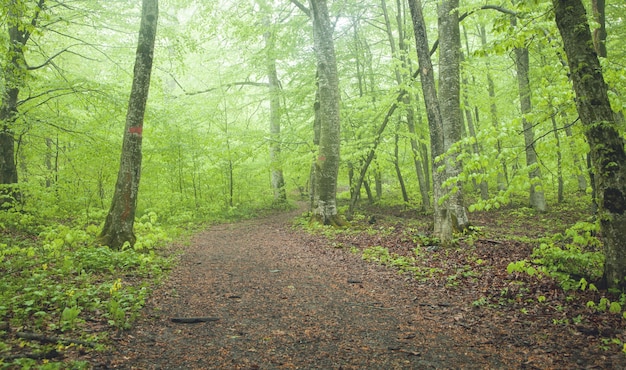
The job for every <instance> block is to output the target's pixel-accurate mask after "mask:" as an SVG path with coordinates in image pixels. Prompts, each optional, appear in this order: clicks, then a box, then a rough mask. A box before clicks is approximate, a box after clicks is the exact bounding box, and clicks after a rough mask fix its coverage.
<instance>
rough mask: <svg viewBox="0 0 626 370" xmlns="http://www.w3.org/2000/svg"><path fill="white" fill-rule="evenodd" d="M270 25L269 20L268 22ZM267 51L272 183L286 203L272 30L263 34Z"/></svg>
mask: <svg viewBox="0 0 626 370" xmlns="http://www.w3.org/2000/svg"><path fill="white" fill-rule="evenodd" d="M266 24H267V26H268V27H269V21H267V22H266ZM263 36H264V39H265V48H266V49H267V50H266V53H267V77H268V81H269V95H270V139H271V141H270V171H271V175H270V176H271V184H272V190H273V192H274V201H275V202H277V203H284V202H286V201H287V193H286V192H285V179H284V177H283V169H282V161H281V155H280V149H281V140H280V118H281V117H280V84H279V81H278V73H277V71H276V57H275V56H274V36H273V34H272V32H271V31H267V32H265V33H264V34H263Z"/></svg>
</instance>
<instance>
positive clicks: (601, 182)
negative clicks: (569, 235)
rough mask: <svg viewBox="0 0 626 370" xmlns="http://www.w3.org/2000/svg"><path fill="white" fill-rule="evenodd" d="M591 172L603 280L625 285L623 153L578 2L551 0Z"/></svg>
mask: <svg viewBox="0 0 626 370" xmlns="http://www.w3.org/2000/svg"><path fill="white" fill-rule="evenodd" d="M552 3H553V5H554V13H555V19H556V24H557V26H558V28H559V32H560V33H561V37H562V38H563V46H564V49H565V53H566V55H567V59H568V65H569V69H570V74H571V79H572V83H573V86H574V91H575V92H576V108H577V110H578V114H579V116H580V120H581V122H582V124H583V128H584V131H585V135H586V137H587V140H588V142H589V148H590V156H591V163H592V166H593V170H594V172H595V175H596V176H595V183H596V189H597V201H598V207H599V209H598V212H599V219H600V231H601V235H602V240H603V242H604V254H605V263H604V277H603V280H604V283H605V284H606V285H607V286H608V287H610V288H617V289H621V290H624V289H626V153H625V152H624V139H623V138H622V136H621V135H620V133H619V131H618V127H617V120H616V116H615V113H614V112H613V110H612V109H611V104H610V102H609V97H608V86H607V84H606V83H605V82H604V77H603V75H602V68H601V66H600V62H599V61H598V57H597V55H596V53H595V51H594V49H593V42H592V36H591V31H590V29H589V25H588V23H587V15H586V11H585V7H584V5H583V3H582V2H581V0H552Z"/></svg>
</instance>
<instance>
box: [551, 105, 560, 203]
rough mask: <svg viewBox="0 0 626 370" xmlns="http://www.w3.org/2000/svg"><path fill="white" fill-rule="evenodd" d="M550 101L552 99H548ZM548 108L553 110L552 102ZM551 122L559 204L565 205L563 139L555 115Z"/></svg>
mask: <svg viewBox="0 0 626 370" xmlns="http://www.w3.org/2000/svg"><path fill="white" fill-rule="evenodd" d="M548 99H551V98H550V97H548ZM548 106H549V107H550V108H553V107H552V101H550V103H549V105H548ZM551 121H552V131H553V132H554V140H555V141H556V174H557V179H556V180H557V201H558V202H559V203H563V158H562V157H563V155H562V153H561V139H560V138H559V131H558V127H557V124H556V118H555V117H554V114H552V117H551Z"/></svg>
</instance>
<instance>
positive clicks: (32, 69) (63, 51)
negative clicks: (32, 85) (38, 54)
mask: <svg viewBox="0 0 626 370" xmlns="http://www.w3.org/2000/svg"><path fill="white" fill-rule="evenodd" d="M77 45H79V44H74V45H70V46H68V47H66V48H65V49H63V50H61V51H59V52H58V53H56V54H54V55H53V56H51V57H49V58H48V59H47V60H46V61H45V62H43V63H42V64H40V65H38V66H34V67H31V66H27V67H26V69H27V70H29V71H34V70H36V69H40V68H43V67H45V66H47V65H48V64H50V62H52V60H53V59H54V58H56V57H58V56H59V55H61V54H63V53H65V52H69V49H70V48H71V47H74V46H77ZM72 54H74V55H78V56H80V57H83V56H82V55H80V54H78V53H73V52H72ZM84 58H86V59H89V58H87V57H84Z"/></svg>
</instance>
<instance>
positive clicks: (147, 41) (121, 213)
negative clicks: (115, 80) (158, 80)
mask: <svg viewBox="0 0 626 370" xmlns="http://www.w3.org/2000/svg"><path fill="white" fill-rule="evenodd" d="M158 8H159V7H158V0H143V4H142V10H141V25H140V28H139V40H138V46H137V52H136V58H135V68H134V72H133V85H132V88H131V92H130V99H129V102H128V111H127V113H126V126H125V131H124V139H123V144H122V155H121V159H120V169H119V172H118V175H117V182H116V184H115V193H114V195H113V200H112V203H111V208H110V210H109V213H108V215H107V218H106V221H105V223H104V227H103V229H102V232H101V233H100V236H99V241H100V243H101V244H103V245H108V246H109V247H111V248H115V249H119V248H121V247H122V246H124V244H125V243H127V242H128V243H130V245H131V246H132V245H134V244H135V241H136V237H135V234H134V232H133V225H134V222H135V211H136V209H137V195H138V191H139V180H140V176H141V158H142V156H141V144H142V132H143V119H144V114H145V111H146V102H147V100H148V91H149V88H150V75H151V74H152V60H153V56H154V44H155V39H156V29H157V19H158V13H159V9H158Z"/></svg>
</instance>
